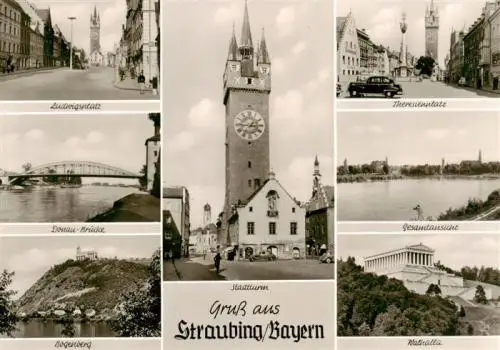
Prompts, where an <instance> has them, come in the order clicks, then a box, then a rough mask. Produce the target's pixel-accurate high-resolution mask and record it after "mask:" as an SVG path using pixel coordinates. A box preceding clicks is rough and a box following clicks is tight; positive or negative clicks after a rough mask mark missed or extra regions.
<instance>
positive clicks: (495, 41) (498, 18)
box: [485, 1, 500, 90]
mask: <svg viewBox="0 0 500 350" xmlns="http://www.w3.org/2000/svg"><path fill="white" fill-rule="evenodd" d="M487 27H488V29H487V30H488V36H489V51H490V52H489V53H490V57H489V69H488V71H489V72H485V77H488V79H487V82H488V83H489V82H491V84H488V83H486V85H487V86H488V87H490V88H491V89H493V90H499V89H500V1H497V2H496V7H495V9H494V10H493V11H492V13H491V14H490V16H489V17H488V19H487ZM487 63H488V62H487ZM488 73H489V74H488Z"/></svg>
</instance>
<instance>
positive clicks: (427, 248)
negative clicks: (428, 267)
mask: <svg viewBox="0 0 500 350" xmlns="http://www.w3.org/2000/svg"><path fill="white" fill-rule="evenodd" d="M406 248H410V249H418V250H426V251H428V252H433V251H434V250H432V249H431V248H429V247H428V246H426V245H423V244H422V243H419V244H414V245H408V246H406Z"/></svg>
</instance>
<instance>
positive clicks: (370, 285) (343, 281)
mask: <svg viewBox="0 0 500 350" xmlns="http://www.w3.org/2000/svg"><path fill="white" fill-rule="evenodd" d="M337 304H338V314H337V326H338V336H415V335H417V336H418V335H420V336H426V335H428V336H439V335H446V336H451V335H466V334H471V333H472V332H473V329H472V326H469V325H468V324H467V323H466V322H465V320H464V318H463V317H460V315H459V311H460V310H459V309H458V307H457V306H456V305H455V303H454V302H453V301H451V300H448V299H445V298H442V297H440V296H428V295H419V294H416V293H414V292H411V291H409V290H408V289H406V287H405V286H404V284H403V282H402V281H399V280H397V279H394V278H388V277H387V276H376V275H374V274H371V273H365V272H363V269H362V268H361V267H360V266H358V265H356V263H355V261H354V259H353V258H349V259H348V260H347V262H345V261H339V262H338V286H337Z"/></svg>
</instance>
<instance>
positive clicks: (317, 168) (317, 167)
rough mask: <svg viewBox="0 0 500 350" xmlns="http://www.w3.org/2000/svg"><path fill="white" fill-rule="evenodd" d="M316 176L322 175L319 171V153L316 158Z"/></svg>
mask: <svg viewBox="0 0 500 350" xmlns="http://www.w3.org/2000/svg"><path fill="white" fill-rule="evenodd" d="M314 176H321V174H320V172H319V160H318V155H316V157H315V158H314Z"/></svg>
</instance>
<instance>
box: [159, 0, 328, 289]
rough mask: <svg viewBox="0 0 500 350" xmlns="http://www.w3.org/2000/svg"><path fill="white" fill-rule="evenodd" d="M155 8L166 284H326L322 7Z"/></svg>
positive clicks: (324, 0) (236, 0)
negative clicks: (162, 27) (159, 15)
mask: <svg viewBox="0 0 500 350" xmlns="http://www.w3.org/2000/svg"><path fill="white" fill-rule="evenodd" d="M165 6H166V8H165V13H166V16H167V20H166V22H165V23H166V24H167V29H166V32H167V36H166V37H167V39H166V40H165V45H166V48H165V50H166V51H167V52H169V53H170V54H169V55H170V56H169V62H170V64H169V66H168V67H166V69H167V70H166V73H165V74H166V79H167V80H168V81H169V84H170V85H171V86H174V87H175V88H173V89H171V90H170V91H169V93H168V94H166V95H165V97H164V98H165V99H166V106H167V107H166V111H165V113H166V115H168V121H169V127H168V129H167V130H166V133H167V135H166V136H165V138H164V140H165V141H164V142H165V147H164V150H165V152H164V153H163V157H164V158H163V166H164V168H163V182H164V183H163V195H162V203H163V206H162V208H163V218H164V220H163V236H164V237H163V258H164V264H163V278H164V280H167V281H178V280H192V281H196V280H292V279H294V280H302V279H333V277H334V265H333V260H334V257H333V251H334V247H333V244H334V239H333V237H334V232H333V231H334V187H333V184H332V183H333V181H334V180H333V175H334V173H333V170H334V169H333V168H334V166H333V111H332V106H333V96H332V95H331V91H332V88H333V79H332V70H331V61H332V57H333V52H332V48H331V47H330V45H328V43H331V42H332V40H333V38H332V34H333V33H332V32H331V30H329V29H328V28H329V27H328V26H329V23H331V22H332V20H333V18H332V16H331V14H332V11H333V9H332V3H331V1H329V0H320V1H314V2H309V1H304V2H294V3H287V4H286V3H283V2H265V1H262V2H248V3H247V1H246V0H233V1H225V2H222V3H220V4H219V3H218V4H217V6H214V3H213V2H209V3H207V4H205V3H203V2H169V3H166V4H165ZM188 17H189V18H190V19H191V20H190V23H189V25H188V26H186V24H185V22H184V19H185V18H188ZM180 32H182V33H183V35H182V36H179V35H172V34H171V33H180ZM309 38H315V40H309ZM187 39H189V40H187ZM179 47H182V48H183V49H182V50H178V48H179ZM200 52H203V57H202V58H201V59H200V56H199V53H200ZM305 67H307V69H305ZM271 80H272V83H271ZM221 92H222V94H221Z"/></svg>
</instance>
